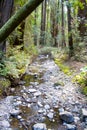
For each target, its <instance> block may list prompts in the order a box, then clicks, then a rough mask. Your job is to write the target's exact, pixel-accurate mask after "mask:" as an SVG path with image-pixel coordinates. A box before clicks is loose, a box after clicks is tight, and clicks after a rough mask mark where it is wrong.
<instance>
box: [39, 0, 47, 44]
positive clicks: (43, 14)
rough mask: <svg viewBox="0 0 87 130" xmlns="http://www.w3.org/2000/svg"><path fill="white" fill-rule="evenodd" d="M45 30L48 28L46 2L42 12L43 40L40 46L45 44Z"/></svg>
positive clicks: (43, 4)
mask: <svg viewBox="0 0 87 130" xmlns="http://www.w3.org/2000/svg"><path fill="white" fill-rule="evenodd" d="M45 28H46V0H44V1H43V3H42V11H41V40H40V44H42V45H44V44H45Z"/></svg>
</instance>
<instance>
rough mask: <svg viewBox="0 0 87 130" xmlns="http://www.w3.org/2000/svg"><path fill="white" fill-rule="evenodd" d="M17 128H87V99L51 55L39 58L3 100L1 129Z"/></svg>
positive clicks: (56, 129)
mask: <svg viewBox="0 0 87 130" xmlns="http://www.w3.org/2000/svg"><path fill="white" fill-rule="evenodd" d="M67 63H68V62H67ZM71 64H72V66H73V63H72V62H70V66H71ZM74 64H75V65H74V66H73V67H75V68H77V69H78V70H79V68H78V65H79V64H80V65H79V66H80V67H83V64H81V63H79V64H78V63H77V62H75V63H74ZM15 129H18V130H32V129H33V130H36V129H39V130H86V129H87V97H85V96H84V95H83V94H82V93H81V92H80V88H79V85H78V84H77V83H73V82H72V76H68V75H66V74H64V72H62V71H61V69H60V68H59V67H58V66H57V65H56V64H55V62H54V60H53V59H51V58H50V56H49V55H48V54H46V55H39V56H38V57H37V58H36V59H35V61H34V62H33V63H32V64H31V65H29V66H28V69H27V71H26V74H25V75H24V77H23V78H22V79H21V81H20V82H19V85H18V86H16V88H11V89H10V92H9V94H8V96H7V97H6V98H4V99H3V100H1V101H0V130H15Z"/></svg>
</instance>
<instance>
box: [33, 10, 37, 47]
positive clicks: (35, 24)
mask: <svg viewBox="0 0 87 130" xmlns="http://www.w3.org/2000/svg"><path fill="white" fill-rule="evenodd" d="M34 19H35V20H34V21H35V22H34V26H35V28H36V27H37V9H35V12H34ZM34 44H35V45H37V34H36V31H34Z"/></svg>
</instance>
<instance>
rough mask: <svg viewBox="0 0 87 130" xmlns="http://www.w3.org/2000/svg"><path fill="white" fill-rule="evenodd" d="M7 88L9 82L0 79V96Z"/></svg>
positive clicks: (9, 84) (2, 78)
mask: <svg viewBox="0 0 87 130" xmlns="http://www.w3.org/2000/svg"><path fill="white" fill-rule="evenodd" d="M9 86H11V82H10V80H9V79H6V78H4V77H0V94H1V93H2V92H3V91H5V90H6V89H7V88H8V87H9Z"/></svg>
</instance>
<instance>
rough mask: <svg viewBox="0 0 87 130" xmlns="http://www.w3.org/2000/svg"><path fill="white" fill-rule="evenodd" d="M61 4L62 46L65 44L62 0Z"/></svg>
mask: <svg viewBox="0 0 87 130" xmlns="http://www.w3.org/2000/svg"><path fill="white" fill-rule="evenodd" d="M61 5H62V47H64V46H65V31H64V0H62V1H61Z"/></svg>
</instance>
